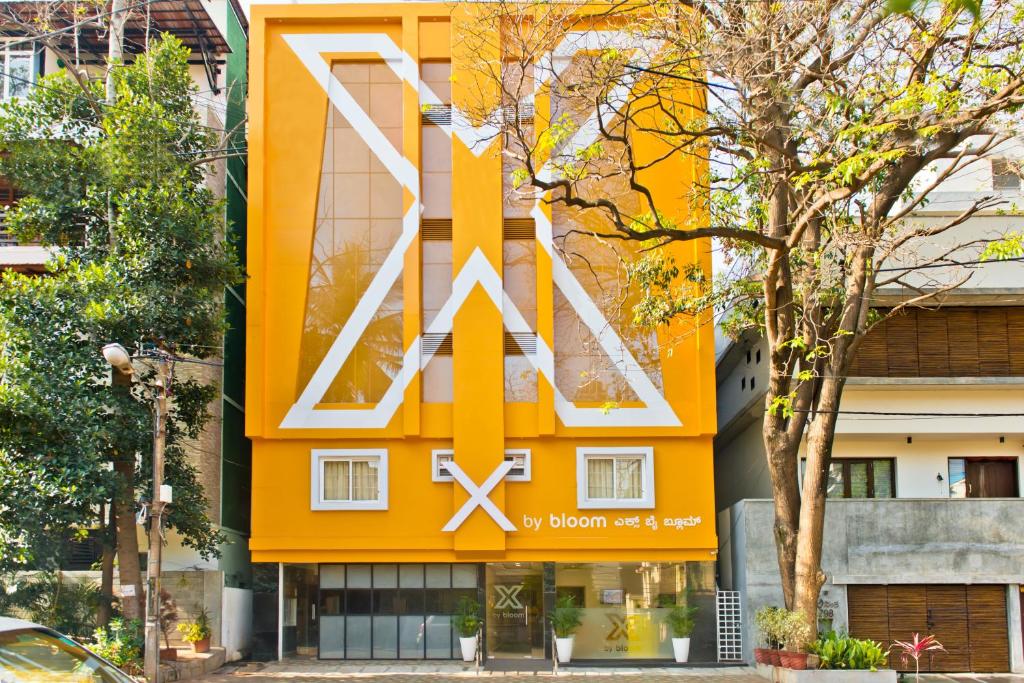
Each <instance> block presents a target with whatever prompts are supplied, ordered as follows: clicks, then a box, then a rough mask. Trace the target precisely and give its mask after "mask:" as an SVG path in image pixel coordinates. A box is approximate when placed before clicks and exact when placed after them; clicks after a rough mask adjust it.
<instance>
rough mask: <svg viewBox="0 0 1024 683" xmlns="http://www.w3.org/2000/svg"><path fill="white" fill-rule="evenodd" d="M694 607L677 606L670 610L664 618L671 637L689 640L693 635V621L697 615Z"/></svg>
mask: <svg viewBox="0 0 1024 683" xmlns="http://www.w3.org/2000/svg"><path fill="white" fill-rule="evenodd" d="M697 610H698V608H697V607H696V606H692V607H690V606H684V605H679V606H677V607H675V608H673V609H672V611H671V612H669V613H668V615H667V616H666V617H665V621H666V622H667V623H668V627H669V629H671V631H672V636H673V637H675V638H689V637H690V634H691V633H693V627H694V619H695V617H696V615H697Z"/></svg>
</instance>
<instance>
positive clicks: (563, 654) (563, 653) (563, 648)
mask: <svg viewBox="0 0 1024 683" xmlns="http://www.w3.org/2000/svg"><path fill="white" fill-rule="evenodd" d="M572 640H573V637H572V636H569V637H568V638H555V650H556V651H557V652H558V661H559V662H560V663H562V664H568V663H569V661H570V660H571V659H572Z"/></svg>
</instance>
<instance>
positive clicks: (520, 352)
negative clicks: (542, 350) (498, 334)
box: [505, 332, 537, 356]
mask: <svg viewBox="0 0 1024 683" xmlns="http://www.w3.org/2000/svg"><path fill="white" fill-rule="evenodd" d="M536 353H537V335H536V334H534V333H533V332H505V355H506V356H533V355H536Z"/></svg>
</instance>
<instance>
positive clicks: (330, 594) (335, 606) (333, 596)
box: [320, 588, 345, 615]
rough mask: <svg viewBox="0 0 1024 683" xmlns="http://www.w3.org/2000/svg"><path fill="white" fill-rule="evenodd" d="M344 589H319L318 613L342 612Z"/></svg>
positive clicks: (343, 609)
mask: <svg viewBox="0 0 1024 683" xmlns="http://www.w3.org/2000/svg"><path fill="white" fill-rule="evenodd" d="M344 613H345V591H344V590H341V589H323V588H321V589H320V614H324V615H328V614H344Z"/></svg>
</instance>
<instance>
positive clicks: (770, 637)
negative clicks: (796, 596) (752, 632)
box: [754, 605, 786, 666]
mask: <svg viewBox="0 0 1024 683" xmlns="http://www.w3.org/2000/svg"><path fill="white" fill-rule="evenodd" d="M785 612H786V610H784V609H782V608H781V607H774V606H772V605H765V606H764V607H762V608H761V609H759V610H757V612H755V613H754V625H755V626H756V627H757V631H758V634H760V641H761V643H763V644H764V645H765V647H758V648H754V661H756V662H757V663H758V664H773V665H775V666H780V665H781V664H782V662H781V660H780V658H779V640H780V637H779V635H780V632H781V625H782V619H783V615H784V614H785Z"/></svg>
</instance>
